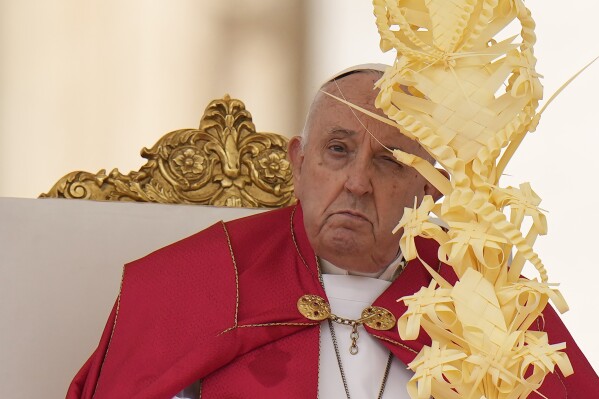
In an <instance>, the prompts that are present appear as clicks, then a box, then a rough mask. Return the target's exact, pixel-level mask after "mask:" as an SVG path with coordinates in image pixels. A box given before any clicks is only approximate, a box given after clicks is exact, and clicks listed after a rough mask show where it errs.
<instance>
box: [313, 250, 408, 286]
mask: <svg viewBox="0 0 599 399" xmlns="http://www.w3.org/2000/svg"><path fill="white" fill-rule="evenodd" d="M318 259H319V261H320V267H321V272H322V273H323V274H339V275H344V276H348V275H352V276H361V277H370V278H378V279H381V280H385V281H393V280H395V278H396V277H397V275H396V274H397V273H396V272H397V271H398V270H401V268H402V267H403V266H404V265H405V260H404V257H403V254H402V253H401V252H400V253H399V255H397V257H396V258H395V259H394V260H393V261H392V262H391V263H390V264H389V266H387V267H386V268H384V269H383V270H381V271H378V272H374V273H363V272H349V271H347V270H345V269H342V268H340V267H339V266H335V265H334V264H332V263H331V262H329V261H328V260H326V259H323V258H318Z"/></svg>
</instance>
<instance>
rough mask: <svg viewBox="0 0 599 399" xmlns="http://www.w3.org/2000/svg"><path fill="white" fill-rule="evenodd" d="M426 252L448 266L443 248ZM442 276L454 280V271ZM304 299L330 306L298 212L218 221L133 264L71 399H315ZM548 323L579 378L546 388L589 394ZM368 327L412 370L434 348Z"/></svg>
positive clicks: (552, 327)
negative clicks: (188, 394) (197, 393)
mask: <svg viewBox="0 0 599 399" xmlns="http://www.w3.org/2000/svg"><path fill="white" fill-rule="evenodd" d="M294 209H297V211H295V212H294ZM292 220H293V221H292ZM418 246H419V253H420V256H421V257H422V258H423V259H424V260H425V261H426V262H427V263H428V264H429V265H431V266H432V265H438V264H439V261H438V260H437V251H436V248H437V244H436V243H435V242H434V241H432V240H424V239H422V240H420V241H419V243H418ZM439 271H440V273H441V275H443V276H444V277H445V278H447V279H448V280H451V281H452V282H453V281H455V277H453V273H452V271H451V269H450V268H449V267H448V266H445V265H439ZM430 279H431V277H430V275H429V274H428V273H427V271H426V269H425V268H424V267H423V266H422V265H421V264H420V262H419V261H417V260H415V261H412V262H409V263H408V265H407V267H406V268H405V270H404V271H403V272H402V273H401V274H400V276H399V277H398V278H397V279H396V280H395V281H394V282H393V284H391V286H390V287H389V288H388V289H387V290H386V291H385V292H384V293H383V294H382V295H381V296H380V297H379V298H378V299H377V300H376V301H375V302H374V305H376V306H381V307H384V308H386V309H388V310H389V311H391V312H392V313H394V314H395V316H396V317H397V318H399V317H400V316H401V315H402V314H403V313H404V311H405V310H406V308H405V305H404V304H403V303H401V302H400V303H398V302H396V299H397V298H400V297H402V296H405V295H411V294H413V293H415V292H416V291H418V290H419V289H420V287H421V286H423V285H428V283H429V282H430ZM305 294H316V295H319V296H321V297H323V298H325V299H326V294H325V292H324V290H323V288H322V286H321V284H320V281H319V278H318V265H317V261H316V256H315V255H314V251H313V250H312V248H311V246H310V244H309V242H308V238H307V236H306V233H305V230H304V224H303V215H302V212H301V208H300V207H299V206H298V207H297V208H295V207H292V208H284V209H280V210H276V211H272V212H267V213H263V214H259V215H255V216H251V217H248V218H243V219H239V220H235V221H232V222H228V223H218V224H216V225H214V226H212V227H210V228H208V229H206V230H204V231H202V232H200V233H198V234H195V235H193V236H191V237H188V238H186V239H184V240H182V241H179V242H177V243H175V244H172V245H169V246H167V247H165V248H162V249H160V250H158V251H156V252H154V253H152V254H150V255H148V256H146V257H144V258H142V259H140V260H137V261H135V262H132V263H130V264H128V265H126V266H125V269H124V273H123V281H122V285H121V292H120V295H119V298H118V300H117V303H116V304H115V307H114V309H113V311H112V313H111V315H110V318H109V320H108V323H107V325H106V328H105V330H104V333H103V334H102V338H101V340H100V344H99V346H98V348H97V349H96V351H95V352H94V353H93V354H92V356H91V357H90V359H89V360H88V361H87V362H86V363H85V365H84V366H83V367H82V369H81V370H80V371H79V373H78V374H77V375H76V376H75V379H74V380H73V382H72V384H71V386H70V388H69V391H68V393H67V399H75V398H85V399H89V398H91V397H92V396H93V397H94V398H96V399H104V398H110V399H117V398H127V399H137V398H139V399H141V398H143V399H153V398H156V399H165V398H166V399H169V398H172V397H173V396H174V395H175V394H176V393H177V392H179V391H181V390H182V389H183V388H185V387H187V386H189V385H191V384H192V383H194V382H195V381H197V380H199V379H201V380H202V385H201V387H202V388H201V397H202V398H203V399H204V398H207V399H212V398H316V396H317V387H318V357H319V323H318V322H314V321H311V320H308V319H306V318H305V317H303V316H302V315H301V314H300V313H299V311H298V309H297V300H298V299H299V298H300V297H301V296H302V295H305ZM535 324H537V323H535ZM544 324H545V327H546V331H548V333H549V338H550V340H551V343H556V342H566V343H567V348H566V353H567V354H568V356H569V358H570V361H571V363H572V366H573V367H574V371H575V373H574V375H572V376H570V377H568V378H564V377H563V376H562V375H561V374H560V373H559V372H556V373H555V374H550V375H548V376H547V378H546V379H545V382H544V383H543V386H542V387H541V390H540V391H541V392H542V393H543V394H544V395H545V396H546V397H548V398H551V399H562V398H566V397H568V398H582V397H591V396H592V395H593V394H592V392H597V391H599V388H598V386H599V385H598V383H599V379H598V378H597V375H596V373H595V372H594V370H593V369H592V367H591V366H590V364H589V363H588V361H587V360H586V358H585V357H584V355H583V354H582V353H581V351H580V349H579V348H578V346H577V345H576V343H575V342H574V340H573V339H572V337H571V336H570V334H569V333H568V331H567V329H566V328H565V326H564V325H563V324H562V322H561V320H560V319H559V317H558V316H557V315H556V314H555V312H554V311H553V309H552V308H551V307H547V309H546V310H545V312H544ZM366 329H367V331H368V332H369V333H371V334H373V335H374V336H376V337H377V338H379V339H380V342H381V343H382V344H383V345H385V346H386V347H388V349H389V350H391V351H392V352H393V354H394V355H395V356H397V357H398V358H399V359H400V360H402V361H403V362H404V363H406V364H407V363H409V362H410V361H411V360H412V359H413V358H414V357H415V355H416V354H417V353H418V351H419V350H420V349H421V348H422V346H423V345H426V344H429V343H430V339H429V338H428V337H427V336H426V334H424V333H421V335H420V337H419V339H418V340H415V341H402V340H401V339H400V338H399V335H398V332H397V329H396V328H393V329H391V330H389V331H382V332H381V331H374V330H371V329H370V328H368V327H366ZM589 395H590V396H589ZM537 397H539V396H538V395H536V394H534V393H533V394H532V395H531V396H530V398H537Z"/></svg>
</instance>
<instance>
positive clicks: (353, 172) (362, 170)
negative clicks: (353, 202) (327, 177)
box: [345, 159, 372, 196]
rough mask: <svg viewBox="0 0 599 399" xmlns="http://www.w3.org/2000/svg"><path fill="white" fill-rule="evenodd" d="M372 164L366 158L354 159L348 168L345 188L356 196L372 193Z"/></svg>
mask: <svg viewBox="0 0 599 399" xmlns="http://www.w3.org/2000/svg"><path fill="white" fill-rule="evenodd" d="M371 173H372V166H371V165H370V162H366V161H365V160H359V159H354V161H353V162H352V163H351V164H350V165H349V167H348V168H347V180H346V181H345V189H346V190H347V191H349V192H350V193H352V194H354V195H356V196H362V195H366V194H370V193H372V176H371Z"/></svg>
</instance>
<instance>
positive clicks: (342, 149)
mask: <svg viewBox="0 0 599 399" xmlns="http://www.w3.org/2000/svg"><path fill="white" fill-rule="evenodd" d="M329 150H331V151H332V152H336V153H343V152H345V147H344V146H342V145H340V144H331V145H329Z"/></svg>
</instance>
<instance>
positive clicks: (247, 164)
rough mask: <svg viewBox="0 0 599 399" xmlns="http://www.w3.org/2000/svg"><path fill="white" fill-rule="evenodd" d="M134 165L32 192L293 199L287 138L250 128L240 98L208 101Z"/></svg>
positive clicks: (73, 176) (239, 202)
mask: <svg viewBox="0 0 599 399" xmlns="http://www.w3.org/2000/svg"><path fill="white" fill-rule="evenodd" d="M141 156H142V157H143V158H145V159H147V160H148V162H146V164H145V165H144V166H142V167H141V168H140V170H139V171H133V172H130V173H129V174H127V175H123V174H121V173H120V172H119V171H118V170H117V169H114V170H112V171H111V172H110V173H109V174H106V171H105V170H101V171H99V172H98V173H97V174H95V175H94V174H92V173H88V172H81V171H76V172H71V173H69V174H67V175H66V176H64V177H63V178H61V179H60V180H59V181H58V182H57V183H56V184H55V185H54V186H53V187H52V189H51V190H50V191H49V192H48V193H46V194H42V195H40V197H51V198H79V199H91V200H101V201H139V202H159V203H185V204H204V205H219V206H229V207H271V208H274V207H281V206H285V205H289V204H291V203H293V202H294V201H295V198H294V197H293V185H292V180H291V167H290V165H289V162H288V161H287V159H286V158H287V139H286V138H285V137H284V136H280V135H278V134H274V133H257V132H256V129H255V127H254V124H253V122H252V116H251V114H250V113H249V111H247V110H246V109H245V105H244V104H243V102H241V101H240V100H237V99H232V98H230V97H229V96H228V95H225V97H224V98H223V99H222V100H214V101H212V102H211V103H210V104H209V105H208V107H207V108H206V111H205V112H204V116H203V117H202V120H201V122H200V127H199V128H198V129H183V130H176V131H174V132H170V133H167V134H166V135H164V136H163V137H162V138H161V139H160V140H159V141H158V142H157V143H156V144H155V145H154V146H153V147H152V148H150V149H147V148H144V149H143V150H142V151H141Z"/></svg>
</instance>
